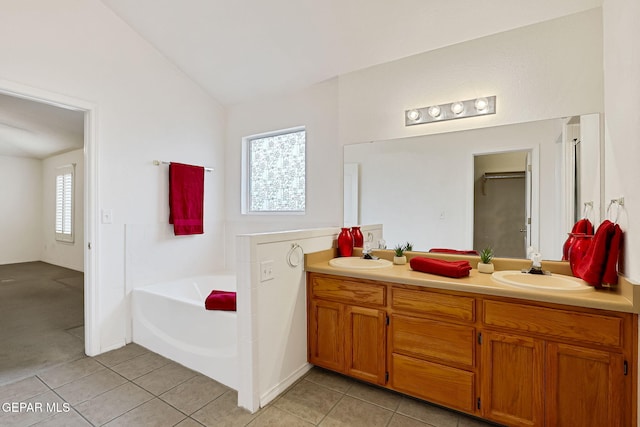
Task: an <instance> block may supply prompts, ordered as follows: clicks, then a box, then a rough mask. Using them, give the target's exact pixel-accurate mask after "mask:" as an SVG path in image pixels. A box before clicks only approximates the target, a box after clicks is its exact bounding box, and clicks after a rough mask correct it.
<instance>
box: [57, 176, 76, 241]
mask: <svg viewBox="0 0 640 427" xmlns="http://www.w3.org/2000/svg"><path fill="white" fill-rule="evenodd" d="M73 175H74V165H67V166H61V167H60V168H58V173H57V174H56V240H59V241H63V242H73Z"/></svg>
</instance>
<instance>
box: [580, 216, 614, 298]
mask: <svg viewBox="0 0 640 427" xmlns="http://www.w3.org/2000/svg"><path fill="white" fill-rule="evenodd" d="M614 233H615V226H614V224H613V223H612V222H611V221H609V220H608V219H605V220H604V221H603V222H602V224H600V227H598V230H597V231H596V234H595V236H593V240H592V241H591V246H589V249H588V250H587V253H586V255H585V256H584V258H583V259H582V261H581V262H580V264H579V265H578V266H577V267H576V272H575V275H576V276H578V277H580V278H581V279H582V280H584V281H585V282H587V283H588V284H590V285H591V286H595V287H596V288H600V287H602V277H603V275H604V271H605V267H606V264H607V256H608V254H609V248H610V245H611V239H612V238H613V235H614Z"/></svg>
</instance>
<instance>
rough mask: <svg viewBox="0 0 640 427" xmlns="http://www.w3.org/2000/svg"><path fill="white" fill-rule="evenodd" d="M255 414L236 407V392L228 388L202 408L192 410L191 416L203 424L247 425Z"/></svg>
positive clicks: (221, 425)
mask: <svg viewBox="0 0 640 427" xmlns="http://www.w3.org/2000/svg"><path fill="white" fill-rule="evenodd" d="M256 415H257V414H252V413H250V412H249V411H247V410H246V409H243V408H240V407H238V393H236V392H235V391H234V390H229V391H227V392H226V393H224V394H223V395H222V396H220V397H218V398H217V399H216V400H214V401H213V402H210V403H209V404H207V405H206V406H205V407H204V408H202V409H200V410H198V411H196V412H194V413H193V414H192V415H191V418H193V419H195V420H196V421H198V422H200V423H202V424H204V425H205V426H215V427H234V426H245V425H247V423H249V422H250V421H251V420H252V419H254V418H255V417H256Z"/></svg>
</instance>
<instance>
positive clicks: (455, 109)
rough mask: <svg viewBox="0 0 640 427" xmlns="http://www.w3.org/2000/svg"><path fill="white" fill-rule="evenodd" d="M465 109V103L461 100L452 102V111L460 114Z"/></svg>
mask: <svg viewBox="0 0 640 427" xmlns="http://www.w3.org/2000/svg"><path fill="white" fill-rule="evenodd" d="M463 111H464V104H463V103H462V102H460V101H457V102H454V103H453V104H451V112H452V113H453V114H456V115H459V114H462V112H463Z"/></svg>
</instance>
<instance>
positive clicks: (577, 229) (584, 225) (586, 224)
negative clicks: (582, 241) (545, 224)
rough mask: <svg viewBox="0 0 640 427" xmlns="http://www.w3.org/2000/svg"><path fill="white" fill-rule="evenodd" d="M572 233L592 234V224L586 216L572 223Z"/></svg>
mask: <svg viewBox="0 0 640 427" xmlns="http://www.w3.org/2000/svg"><path fill="white" fill-rule="evenodd" d="M571 232H572V233H584V234H589V235H591V236H593V224H591V221H589V220H588V219H587V218H582V219H581V220H579V221H578V222H576V223H575V224H573V228H572V229H571Z"/></svg>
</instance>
